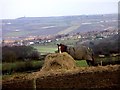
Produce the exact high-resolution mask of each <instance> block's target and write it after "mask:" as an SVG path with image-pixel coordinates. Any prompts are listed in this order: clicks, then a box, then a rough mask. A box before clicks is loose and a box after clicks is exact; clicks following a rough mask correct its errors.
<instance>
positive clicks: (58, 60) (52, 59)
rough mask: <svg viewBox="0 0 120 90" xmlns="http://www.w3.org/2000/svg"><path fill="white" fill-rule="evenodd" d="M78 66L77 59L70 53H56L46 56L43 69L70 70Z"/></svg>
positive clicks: (43, 70)
mask: <svg viewBox="0 0 120 90" xmlns="http://www.w3.org/2000/svg"><path fill="white" fill-rule="evenodd" d="M76 67H77V66H76V63H75V60H74V59H73V58H72V57H71V56H70V55H69V54H67V53H61V54H60V53H54V54H49V55H47V56H46V58H45V62H44V65H43V67H42V69H41V71H42V72H45V71H57V70H70V69H74V68H76Z"/></svg>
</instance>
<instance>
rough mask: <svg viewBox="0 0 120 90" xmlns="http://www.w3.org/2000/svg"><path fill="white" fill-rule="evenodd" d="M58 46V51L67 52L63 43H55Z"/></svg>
mask: <svg viewBox="0 0 120 90" xmlns="http://www.w3.org/2000/svg"><path fill="white" fill-rule="evenodd" d="M57 46H58V52H59V53H60V52H67V46H66V45H64V44H57Z"/></svg>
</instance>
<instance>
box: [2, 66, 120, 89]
mask: <svg viewBox="0 0 120 90" xmlns="http://www.w3.org/2000/svg"><path fill="white" fill-rule="evenodd" d="M119 76H120V65H107V66H96V67H93V66H91V67H77V68H76V69H72V70H64V69H63V70H58V71H48V72H44V71H38V72H33V73H29V74H19V75H17V74H14V75H13V76H11V77H9V78H6V79H3V80H2V84H3V85H2V88H3V90H4V89H6V88H11V89H15V88H27V89H31V88H32V89H36V90H38V89H40V88H71V89H74V88H81V89H93V88H112V89H114V90H115V89H120V81H119V80H120V77H119Z"/></svg>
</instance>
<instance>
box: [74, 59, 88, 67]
mask: <svg viewBox="0 0 120 90" xmlns="http://www.w3.org/2000/svg"><path fill="white" fill-rule="evenodd" d="M76 64H77V66H78V67H88V64H87V62H86V60H76Z"/></svg>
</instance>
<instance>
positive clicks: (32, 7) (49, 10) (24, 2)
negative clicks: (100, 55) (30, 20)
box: [0, 0, 119, 19]
mask: <svg viewBox="0 0 120 90" xmlns="http://www.w3.org/2000/svg"><path fill="white" fill-rule="evenodd" d="M118 1H119V0H0V11H1V13H0V18H4V19H9V18H18V17H24V16H26V17H47V16H66V15H83V14H87V15H89V14H109V13H118Z"/></svg>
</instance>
